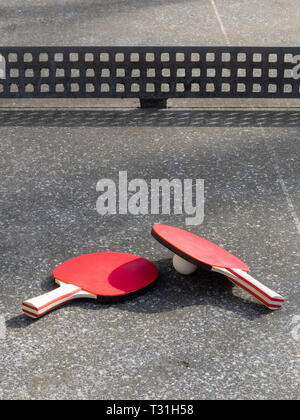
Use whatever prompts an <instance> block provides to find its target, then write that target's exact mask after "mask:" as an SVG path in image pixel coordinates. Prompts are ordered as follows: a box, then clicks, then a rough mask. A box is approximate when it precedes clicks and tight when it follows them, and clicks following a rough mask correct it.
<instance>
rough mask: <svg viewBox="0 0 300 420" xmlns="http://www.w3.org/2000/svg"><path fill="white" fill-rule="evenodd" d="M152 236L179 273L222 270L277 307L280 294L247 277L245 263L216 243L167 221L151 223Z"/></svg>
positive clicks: (279, 306) (238, 284)
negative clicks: (165, 223) (167, 252)
mask: <svg viewBox="0 0 300 420" xmlns="http://www.w3.org/2000/svg"><path fill="white" fill-rule="evenodd" d="M152 236H153V237H154V238H155V239H156V240H157V241H158V242H160V243H161V244H162V245H164V246H165V247H166V248H168V249H170V250H171V251H172V252H173V253H174V254H175V255H174V257H173V265H174V267H175V268H177V271H179V272H181V273H182V274H189V273H191V272H192V271H194V270H195V269H196V268H197V267H200V268H204V269H208V270H211V271H215V272H217V273H221V274H224V275H225V276H226V277H228V279H229V280H230V281H232V282H233V283H234V284H236V285H237V286H239V287H241V288H242V289H244V290H246V291H247V292H248V293H250V294H251V295H253V296H254V297H256V299H258V300H260V301H261V302H262V303H263V304H264V305H266V306H267V307H268V308H269V309H279V308H281V306H282V304H283V302H284V299H283V297H282V296H280V295H279V294H278V293H276V292H274V291H273V290H271V289H269V288H268V287H266V286H264V285H263V284H262V283H260V282H259V281H257V280H255V279H254V278H253V277H251V276H250V275H249V274H248V273H247V272H248V271H249V267H248V266H247V265H246V264H244V263H243V262H242V261H241V260H240V259H239V258H237V257H235V256H234V255H232V254H231V253H230V252H228V251H226V250H225V249H223V248H221V247H219V246H218V245H216V244H214V243H212V242H210V241H208V240H206V239H204V238H201V237H200V236H197V235H195V234H193V233H190V232H188V231H185V230H183V229H179V228H176V227H173V226H168V225H160V224H157V225H154V226H153V228H152ZM181 267H182V268H183V270H182V271H181ZM193 267H194V269H193Z"/></svg>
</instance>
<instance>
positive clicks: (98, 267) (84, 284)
mask: <svg viewBox="0 0 300 420" xmlns="http://www.w3.org/2000/svg"><path fill="white" fill-rule="evenodd" d="M53 276H54V279H55V282H56V283H57V284H58V285H59V286H60V287H58V288H56V289H54V290H52V291H51V292H48V293H45V294H43V295H41V296H38V297H35V298H33V299H28V300H25V301H24V302H23V304H22V309H23V312H24V313H25V314H26V315H28V316H30V317H31V318H39V317H40V316H42V315H44V314H46V313H47V312H49V311H51V310H52V309H54V308H56V307H57V306H60V305H62V304H64V303H66V302H68V301H70V300H72V299H77V298H91V299H97V300H98V301H100V302H116V301H120V300H125V299H128V298H132V297H135V296H139V295H141V294H142V293H145V292H146V291H147V290H148V289H149V288H150V287H151V286H152V285H153V283H154V281H155V280H156V279H157V277H158V269H157V267H156V266H155V265H154V264H153V263H152V262H150V261H148V260H146V259H145V258H141V257H137V256H135V255H130V254H123V253H120V252H98V253H94V254H86V255H81V256H79V257H76V258H72V259H71V260H68V261H66V262H64V263H62V264H61V265H59V266H58V267H56V268H55V269H54V271H53Z"/></svg>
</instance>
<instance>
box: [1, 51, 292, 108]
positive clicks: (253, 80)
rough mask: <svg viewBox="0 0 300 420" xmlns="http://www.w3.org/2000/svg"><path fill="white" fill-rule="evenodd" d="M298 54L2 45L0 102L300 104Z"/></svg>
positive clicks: (284, 52)
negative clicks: (290, 100)
mask: <svg viewBox="0 0 300 420" xmlns="http://www.w3.org/2000/svg"><path fill="white" fill-rule="evenodd" d="M299 55H300V48H298V47H0V59H1V60H0V69H1V70H2V71H1V70H0V98H124V97H126V98H140V99H141V100H148V101H150V102H149V103H151V100H152V101H154V102H153V103H155V101H157V100H165V99H167V98H201V97H209V98H245V97H248V98H299V97H300V79H299V78H297V67H296V65H297V63H300V58H299ZM297 56H298V59H299V60H298V61H297ZM298 73H299V75H300V69H299V71H298Z"/></svg>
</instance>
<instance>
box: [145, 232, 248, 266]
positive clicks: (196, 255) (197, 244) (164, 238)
mask: <svg viewBox="0 0 300 420" xmlns="http://www.w3.org/2000/svg"><path fill="white" fill-rule="evenodd" d="M152 234H153V236H154V237H155V238H156V239H157V240H158V241H160V242H161V243H162V244H163V245H165V246H166V247H167V248H169V249H171V250H172V251H173V252H174V253H175V254H178V255H179V256H182V257H183V258H184V256H186V257H188V258H187V259H188V261H191V262H194V263H195V264H197V262H200V263H203V264H207V265H209V266H211V267H212V266H216V267H222V268H238V269H240V270H244V271H249V267H248V266H247V265H246V264H244V263H243V262H242V261H241V260H240V259H239V258H237V257H235V256H234V255H232V254H230V252H228V251H226V250H225V249H223V248H221V247H220V246H218V245H216V244H214V243H213V242H210V241H208V240H206V239H204V238H201V237H200V236H197V235H195V234H193V233H190V232H188V231H186V230H183V229H179V228H176V227H173V226H168V225H159V224H157V225H154V226H153V229H152Z"/></svg>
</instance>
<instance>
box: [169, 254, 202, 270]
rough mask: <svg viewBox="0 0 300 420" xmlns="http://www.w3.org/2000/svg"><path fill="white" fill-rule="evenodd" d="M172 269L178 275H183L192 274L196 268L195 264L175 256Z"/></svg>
mask: <svg viewBox="0 0 300 420" xmlns="http://www.w3.org/2000/svg"><path fill="white" fill-rule="evenodd" d="M173 267H174V268H175V270H176V271H177V272H178V273H180V274H184V275H188V274H192V273H193V272H194V271H196V270H197V266H196V265H195V264H192V263H190V262H188V261H186V260H184V259H183V258H181V257H179V256H178V255H176V254H174V255H173Z"/></svg>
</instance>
